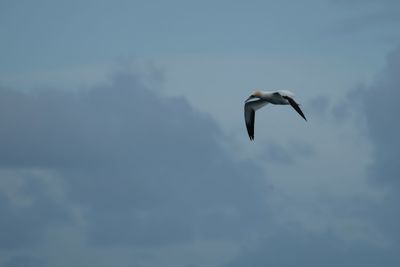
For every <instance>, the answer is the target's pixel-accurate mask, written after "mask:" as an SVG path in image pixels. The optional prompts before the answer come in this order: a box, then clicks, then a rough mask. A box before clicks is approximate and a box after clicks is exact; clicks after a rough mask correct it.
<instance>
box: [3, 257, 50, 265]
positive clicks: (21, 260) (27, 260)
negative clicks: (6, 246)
mask: <svg viewBox="0 0 400 267" xmlns="http://www.w3.org/2000/svg"><path fill="white" fill-rule="evenodd" d="M3 266H4V267H44V266H47V265H46V263H45V261H44V260H42V259H40V258H38V257H35V256H28V255H20V256H14V257H12V258H11V259H9V260H8V261H6V262H5V263H4V265H3Z"/></svg>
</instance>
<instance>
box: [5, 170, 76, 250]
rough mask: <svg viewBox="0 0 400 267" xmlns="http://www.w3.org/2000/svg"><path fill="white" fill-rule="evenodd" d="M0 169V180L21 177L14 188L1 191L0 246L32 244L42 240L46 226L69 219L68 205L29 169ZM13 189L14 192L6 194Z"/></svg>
mask: <svg viewBox="0 0 400 267" xmlns="http://www.w3.org/2000/svg"><path fill="white" fill-rule="evenodd" d="M17 175H18V176H19V177H17V176H16V175H15V174H13V172H5V173H4V172H2V173H1V174H0V179H1V180H7V179H21V180H22V181H23V183H22V184H21V185H20V186H18V191H17V193H16V192H15V190H7V188H5V186H4V184H3V185H2V186H1V187H2V188H1V189H2V190H1V191H0V214H1V215H2V219H1V220H0V229H1V231H0V249H20V248H27V247H31V246H35V245H37V244H39V243H41V242H42V241H43V240H44V236H45V233H46V229H47V228H49V227H52V226H54V225H59V224H65V223H70V222H71V221H72V214H71V211H70V209H69V208H68V207H66V206H65V205H64V203H62V202H61V201H59V200H58V199H56V198H54V197H53V196H52V195H51V193H50V192H49V191H48V188H47V185H46V183H44V182H43V181H42V180H41V179H40V177H37V176H36V175H35V174H32V173H30V172H24V171H22V172H17ZM7 191H9V192H10V191H12V192H13V194H7Z"/></svg>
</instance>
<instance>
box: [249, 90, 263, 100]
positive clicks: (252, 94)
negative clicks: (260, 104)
mask: <svg viewBox="0 0 400 267" xmlns="http://www.w3.org/2000/svg"><path fill="white" fill-rule="evenodd" d="M261 96H262V93H261V91H258V90H256V91H254V92H253V93H251V95H250V96H249V98H247V99H246V101H245V102H247V101H249V100H251V99H253V98H261Z"/></svg>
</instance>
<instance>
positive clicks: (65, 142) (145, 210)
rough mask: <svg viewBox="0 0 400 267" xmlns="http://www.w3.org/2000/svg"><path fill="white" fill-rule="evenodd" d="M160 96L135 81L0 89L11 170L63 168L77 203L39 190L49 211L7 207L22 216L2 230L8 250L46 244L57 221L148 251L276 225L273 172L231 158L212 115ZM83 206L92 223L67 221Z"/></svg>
mask: <svg viewBox="0 0 400 267" xmlns="http://www.w3.org/2000/svg"><path fill="white" fill-rule="evenodd" d="M155 91H157V90H149V88H147V87H146V86H145V85H144V84H143V83H141V80H140V77H137V76H135V75H132V74H124V73H119V74H117V75H115V76H114V77H113V78H112V80H111V82H110V83H109V84H108V85H107V84H103V85H99V86H94V87H93V88H91V89H90V90H82V91H73V92H69V91H59V90H46V89H44V90H35V91H32V92H19V91H15V90H9V89H5V88H3V89H2V90H1V91H0V126H1V127H0V129H1V135H0V136H1V138H0V148H1V149H0V166H1V167H2V169H11V170H19V169H28V170H30V169H44V170H51V172H52V173H54V175H56V176H57V177H59V178H60V179H61V180H62V181H63V183H65V185H62V186H61V185H58V186H59V187H61V188H62V191H63V193H64V194H65V199H66V200H65V201H64V202H63V203H61V204H60V205H61V206H60V207H59V206H57V205H58V203H57V202H55V201H54V200H55V199H51V198H50V199H49V198H48V197H47V195H48V193H47V191H46V188H45V187H41V186H39V185H35V186H34V185H32V186H30V187H29V188H30V189H29V192H30V194H33V195H35V197H37V199H38V201H37V202H35V203H36V204H35V205H37V207H36V206H34V208H32V207H30V209H24V208H21V207H12V206H10V204H8V203H7V201H2V202H1V207H0V208H1V210H2V214H12V213H17V214H19V215H18V216H19V217H15V216H14V217H13V216H11V215H9V216H8V219H7V220H6V221H4V220H3V221H2V222H1V223H0V224H2V228H3V229H6V231H4V232H5V233H6V235H10V236H4V237H5V238H2V243H1V245H2V247H3V248H4V249H10V248H13V249H16V248H19V247H23V246H25V247H26V246H30V245H31V246H33V245H34V243H33V241H35V242H41V241H42V240H43V236H45V234H46V229H48V227H49V225H48V223H49V222H53V221H54V223H55V224H56V223H58V224H63V223H64V224H69V225H72V226H74V227H79V228H80V229H81V230H82V231H83V232H84V233H85V234H86V240H87V241H88V244H90V245H91V246H94V247H98V246H100V247H107V246H134V247H136V248H152V247H160V246H165V245H170V244H179V243H182V242H193V240H195V239H196V240H198V239H200V240H202V239H204V240H219V239H223V240H238V239H241V238H244V237H245V236H246V235H249V234H251V233H252V232H253V231H256V230H255V229H259V227H258V226H259V225H263V224H264V223H265V221H266V218H267V217H268V210H267V208H266V205H265V201H266V200H265V198H266V193H267V192H268V191H269V190H270V189H269V185H268V184H267V181H266V179H265V177H263V175H262V172H261V171H260V170H259V169H258V168H257V167H256V166H255V165H254V164H252V163H250V162H243V161H237V160H235V159H234V158H232V157H231V156H230V155H228V154H227V152H225V150H224V149H223V148H222V146H220V142H221V141H220V140H222V139H223V138H225V137H224V135H223V134H222V132H221V131H220V130H219V128H218V126H217V125H216V124H215V123H214V121H213V120H212V119H211V118H210V117H209V116H207V115H205V114H202V113H200V112H198V111H196V110H194V109H193V108H192V107H191V106H190V105H189V104H188V103H187V101H186V100H185V99H183V98H168V97H164V96H160V95H157V94H155V93H154V92H155ZM21 179H22V180H23V181H24V182H27V181H29V179H28V178H26V177H23V178H21ZM3 189H4V188H3ZM3 191H7V189H4V190H3ZM21 194H22V195H23V196H26V195H28V193H21ZM39 200H40V201H39ZM73 207H74V208H77V210H78V211H79V212H80V216H81V218H82V220H84V223H83V224H82V225H79V224H78V222H77V221H76V220H75V219H74V220H71V221H69V220H67V217H66V215H65V214H69V213H68V212H69V210H70V209H72V208H73ZM23 218H32V220H33V221H30V219H27V220H24V219H23ZM35 218H38V219H36V220H35ZM38 230H39V231H38ZM15 235H16V236H17V237H18V236H19V235H20V236H21V238H19V239H18V238H17V239H15V240H14V241H12V236H15ZM26 239H28V240H26ZM3 240H4V242H3ZM12 242H16V243H15V244H13V243H12Z"/></svg>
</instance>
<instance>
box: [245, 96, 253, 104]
mask: <svg viewBox="0 0 400 267" xmlns="http://www.w3.org/2000/svg"><path fill="white" fill-rule="evenodd" d="M253 98H254V96H252V95H251V96H249V98H247V99H246V100H245V101H244V103H247V102H248V101H249V100H251V99H253Z"/></svg>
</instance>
